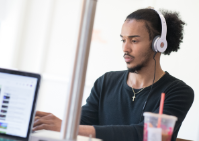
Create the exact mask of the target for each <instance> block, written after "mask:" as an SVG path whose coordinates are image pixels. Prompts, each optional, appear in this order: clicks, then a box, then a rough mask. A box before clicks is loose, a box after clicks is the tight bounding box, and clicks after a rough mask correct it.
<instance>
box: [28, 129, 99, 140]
mask: <svg viewBox="0 0 199 141" xmlns="http://www.w3.org/2000/svg"><path fill="white" fill-rule="evenodd" d="M60 136H61V135H60V132H56V131H49V130H40V131H36V132H35V133H32V134H31V137H30V141H63V140H60ZM77 141H102V140H100V139H96V138H92V139H89V137H84V136H79V135H78V136H77Z"/></svg>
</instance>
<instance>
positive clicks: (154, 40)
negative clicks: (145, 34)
mask: <svg viewBox="0 0 199 141" xmlns="http://www.w3.org/2000/svg"><path fill="white" fill-rule="evenodd" d="M159 38H160V36H155V38H154V39H153V42H152V50H153V51H155V52H158V49H157V42H158V40H159Z"/></svg>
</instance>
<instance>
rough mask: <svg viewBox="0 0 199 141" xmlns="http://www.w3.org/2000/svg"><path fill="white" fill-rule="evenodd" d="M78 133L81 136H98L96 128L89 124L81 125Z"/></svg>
mask: <svg viewBox="0 0 199 141" xmlns="http://www.w3.org/2000/svg"><path fill="white" fill-rule="evenodd" d="M78 134H79V135H81V136H87V137H89V136H90V135H91V136H92V137H93V138H95V137H96V133H95V128H94V127H93V126H89V125H80V126H79V132H78Z"/></svg>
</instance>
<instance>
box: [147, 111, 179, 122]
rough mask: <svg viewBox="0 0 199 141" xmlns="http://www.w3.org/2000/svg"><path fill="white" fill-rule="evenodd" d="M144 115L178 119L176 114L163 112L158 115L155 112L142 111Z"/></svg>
mask: <svg viewBox="0 0 199 141" xmlns="http://www.w3.org/2000/svg"><path fill="white" fill-rule="evenodd" d="M143 115H144V116H153V117H156V118H159V117H161V118H166V119H172V120H175V121H176V120H178V118H177V117H176V116H172V115H165V114H162V115H159V114H157V113H151V112H144V114H143Z"/></svg>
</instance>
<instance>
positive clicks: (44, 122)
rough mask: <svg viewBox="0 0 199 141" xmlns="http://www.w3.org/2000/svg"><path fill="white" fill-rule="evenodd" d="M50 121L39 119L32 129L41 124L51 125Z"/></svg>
mask: <svg viewBox="0 0 199 141" xmlns="http://www.w3.org/2000/svg"><path fill="white" fill-rule="evenodd" d="M51 122H52V121H51V120H46V119H43V118H39V119H38V120H36V121H35V122H34V124H33V127H36V126H39V125H42V124H51Z"/></svg>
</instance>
